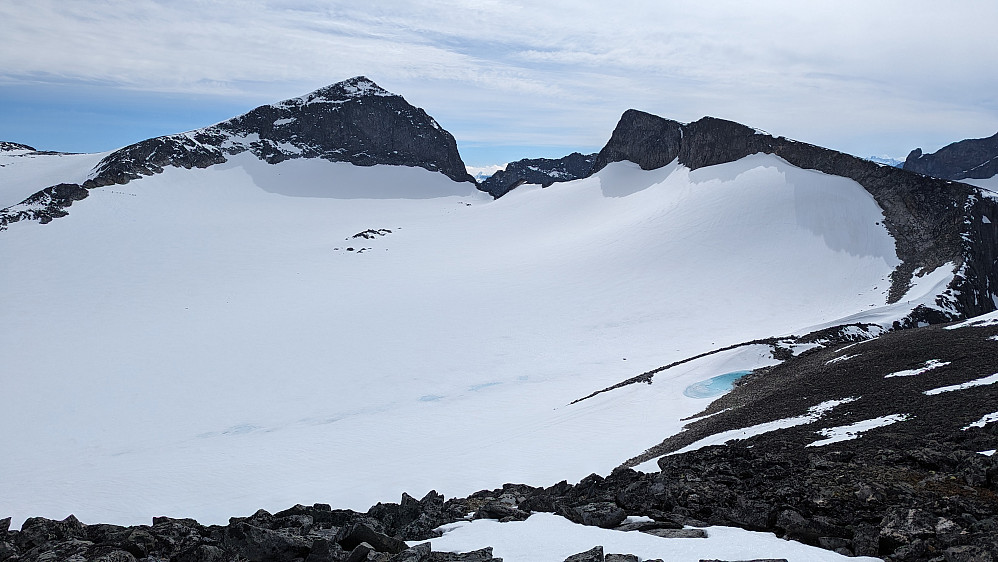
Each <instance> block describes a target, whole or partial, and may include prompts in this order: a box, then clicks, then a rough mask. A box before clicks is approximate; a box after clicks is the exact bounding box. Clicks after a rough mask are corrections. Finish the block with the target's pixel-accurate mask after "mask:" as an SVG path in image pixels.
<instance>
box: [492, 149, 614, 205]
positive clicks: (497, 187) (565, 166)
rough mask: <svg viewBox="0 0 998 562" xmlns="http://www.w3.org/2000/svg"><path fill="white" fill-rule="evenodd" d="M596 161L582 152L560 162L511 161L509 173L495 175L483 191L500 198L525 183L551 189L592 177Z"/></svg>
mask: <svg viewBox="0 0 998 562" xmlns="http://www.w3.org/2000/svg"><path fill="white" fill-rule="evenodd" d="M595 161H596V155H595V154H580V153H578V152H573V153H571V154H569V155H568V156H565V157H564V158H558V159H550V158H533V159H531V158H525V159H523V160H517V161H516V162H510V163H509V164H507V165H506V169H505V170H499V171H498V172H496V173H494V174H492V175H491V176H490V177H489V178H488V179H487V180H485V181H483V182H482V184H481V186H479V189H481V190H482V191H484V192H486V193H488V194H489V195H491V196H492V197H495V198H496V199H498V198H500V197H502V196H503V195H506V194H507V193H509V192H510V191H512V190H513V189H515V188H517V187H519V186H521V185H523V184H525V183H532V184H538V185H540V186H541V187H548V186H549V185H551V184H553V183H556V182H562V181H572V180H577V179H579V178H584V177H588V176H589V175H590V170H592V167H593V162H595Z"/></svg>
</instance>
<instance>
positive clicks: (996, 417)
mask: <svg viewBox="0 0 998 562" xmlns="http://www.w3.org/2000/svg"><path fill="white" fill-rule="evenodd" d="M996 421H998V412H992V413H990V414H985V415H984V416H983V417H982V418H981V419H979V420H977V421H975V422H974V423H972V424H970V425H968V426H967V427H964V428H962V429H963V430H964V431H967V430H968V429H970V428H972V427H984V426H986V425H988V424H989V423H993V422H996Z"/></svg>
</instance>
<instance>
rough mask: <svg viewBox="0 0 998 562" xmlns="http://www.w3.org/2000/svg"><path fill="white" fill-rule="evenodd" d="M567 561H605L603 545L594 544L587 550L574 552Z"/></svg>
mask: <svg viewBox="0 0 998 562" xmlns="http://www.w3.org/2000/svg"><path fill="white" fill-rule="evenodd" d="M565 562H604V558H603V547H602V546H594V547H593V548H591V549H589V550H587V551H585V552H580V553H578V554H573V555H571V556H569V557H568V558H566V559H565Z"/></svg>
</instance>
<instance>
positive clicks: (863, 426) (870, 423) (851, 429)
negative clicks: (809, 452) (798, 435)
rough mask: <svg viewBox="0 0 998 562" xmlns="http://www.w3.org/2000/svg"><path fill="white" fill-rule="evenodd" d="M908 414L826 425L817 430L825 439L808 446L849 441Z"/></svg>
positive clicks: (907, 416) (904, 417)
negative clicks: (831, 425)
mask: <svg viewBox="0 0 998 562" xmlns="http://www.w3.org/2000/svg"><path fill="white" fill-rule="evenodd" d="M909 417H910V416H909V415H908V414H891V415H889V416H881V417H879V418H873V419H871V420H862V421H858V422H856V423H851V424H849V425H840V426H837V427H828V428H825V429H822V430H820V431H818V433H820V434H821V435H824V436H825V439H822V440H820V441H815V442H813V443H808V444H807V446H808V447H822V446H825V445H829V444H831V443H838V442H839V441H849V440H851V439H856V438H857V437H859V436H860V434H862V433H863V432H865V431H869V430H871V429H875V428H878V427H884V426H888V425H891V424H893V423H897V422H900V421H905V420H907V419H908V418H909Z"/></svg>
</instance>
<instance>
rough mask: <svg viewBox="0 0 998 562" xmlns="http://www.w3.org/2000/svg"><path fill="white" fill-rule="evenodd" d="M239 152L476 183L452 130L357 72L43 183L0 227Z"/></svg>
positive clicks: (0, 215)
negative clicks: (79, 178)
mask: <svg viewBox="0 0 998 562" xmlns="http://www.w3.org/2000/svg"><path fill="white" fill-rule="evenodd" d="M244 153H250V154H252V155H254V156H256V157H257V158H259V159H260V160H263V161H265V162H267V163H269V164H277V163H279V162H283V161H284V160H291V159H296V158H320V159H323V160H328V161H331V162H349V163H351V164H354V165H357V166H374V165H378V164H385V165H392V166H410V167H420V168H424V169H426V170H429V171H432V172H440V173H441V174H444V175H445V176H447V177H449V178H450V179H452V180H454V181H458V182H465V181H467V182H471V183H476V182H475V179H474V178H473V177H472V176H471V175H470V174H468V170H467V168H466V167H465V165H464V162H463V161H462V160H461V155H460V154H459V153H458V151H457V141H455V140H454V137H453V136H452V135H451V134H450V133H449V132H447V131H446V130H444V129H443V128H442V127H441V126H440V125H439V124H438V123H437V122H436V121H435V120H434V119H433V118H432V117H430V116H429V115H427V113H426V112H425V111H423V110H422V109H421V108H418V107H414V106H413V105H411V104H410V103H409V102H407V101H406V100H405V99H404V98H403V97H402V96H399V95H396V94H393V93H391V92H388V91H387V90H385V89H383V88H381V87H380V86H378V85H377V84H375V83H374V81H372V80H370V79H369V78H366V77H364V76H357V77H354V78H350V79H349V80H344V81H342V82H337V83H336V84H332V85H330V86H326V87H324V88H320V89H318V90H315V91H314V92H311V93H309V94H306V95H304V96H301V97H298V98H291V99H288V100H284V101H282V102H278V103H275V104H269V105H262V106H260V107H257V108H256V109H253V110H251V111H249V112H247V113H245V114H243V115H240V116H238V117H233V118H232V119H229V120H227V121H222V122H221V123H218V124H215V125H212V126H209V127H204V128H202V129H196V130H194V131H188V132H185V133H178V134H174V135H166V136H162V137H156V138H152V139H148V140H144V141H141V142H138V143H135V144H133V145H129V146H126V147H124V148H121V149H119V150H116V151H114V152H112V153H111V154H109V155H108V156H107V157H105V158H104V159H103V160H101V161H100V162H99V163H98V164H97V166H95V167H94V169H93V171H91V173H90V177H89V178H88V179H87V180H86V181H85V182H84V183H83V184H81V185H76V184H61V185H60V186H54V187H51V188H46V189H47V191H46V190H43V191H41V192H38V193H36V194H35V195H33V196H32V197H31V198H29V200H26V201H25V202H24V204H22V205H20V206H17V205H15V206H14V207H11V208H9V209H5V210H3V211H2V212H0V230H3V229H4V228H6V226H7V225H8V224H10V223H13V222H17V221H20V220H40V221H43V222H47V221H49V220H52V219H53V218H57V217H61V216H64V215H65V214H66V211H65V207H68V206H69V205H71V204H72V202H73V201H76V200H79V199H83V198H85V197H86V196H87V190H89V189H92V188H94V187H100V186H105V185H113V184H123V183H127V182H129V181H132V180H135V179H139V178H142V177H144V176H149V175H152V174H158V173H160V172H162V171H163V170H164V169H165V168H167V167H171V166H172V167H179V168H187V169H190V168H207V167H208V166H212V165H215V164H221V163H223V162H226V161H227V160H228V159H229V157H231V156H235V155H237V154H244ZM56 187H58V188H59V189H56ZM53 190H55V191H53ZM29 203H30V204H29Z"/></svg>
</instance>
